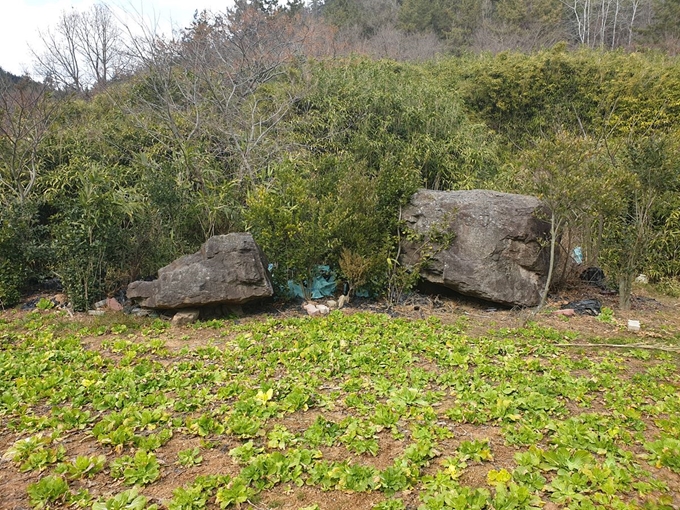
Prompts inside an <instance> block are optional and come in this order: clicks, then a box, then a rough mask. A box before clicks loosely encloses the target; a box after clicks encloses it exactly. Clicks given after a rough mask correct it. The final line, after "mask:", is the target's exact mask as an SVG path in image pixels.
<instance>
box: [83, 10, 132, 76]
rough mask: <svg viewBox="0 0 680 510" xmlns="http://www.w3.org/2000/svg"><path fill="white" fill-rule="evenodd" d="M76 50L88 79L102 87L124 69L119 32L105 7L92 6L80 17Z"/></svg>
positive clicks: (112, 17)
mask: <svg viewBox="0 0 680 510" xmlns="http://www.w3.org/2000/svg"><path fill="white" fill-rule="evenodd" d="M80 21H81V22H80V23H79V24H78V25H77V47H78V51H79V53H80V56H81V58H82V60H83V62H84V63H85V64H86V65H87V70H88V74H89V77H90V80H91V81H92V82H94V84H95V85H99V86H103V85H106V83H107V82H108V81H109V80H111V79H112V78H114V77H115V76H116V74H117V73H119V72H120V71H121V70H122V69H124V68H125V57H124V53H123V51H122V48H123V40H122V36H123V32H122V29H121V27H120V26H118V24H117V22H116V19H115V17H114V15H113V13H112V12H111V9H110V8H109V7H108V6H107V5H106V4H95V5H93V6H92V8H91V9H90V10H89V11H86V12H84V13H82V14H81V16H80Z"/></svg>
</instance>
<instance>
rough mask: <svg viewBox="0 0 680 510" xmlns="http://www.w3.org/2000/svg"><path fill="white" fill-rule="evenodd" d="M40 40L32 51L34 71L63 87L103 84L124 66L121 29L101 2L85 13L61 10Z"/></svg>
mask: <svg viewBox="0 0 680 510" xmlns="http://www.w3.org/2000/svg"><path fill="white" fill-rule="evenodd" d="M40 40H41V42H42V46H43V47H42V50H41V51H39V50H35V49H33V50H32V52H33V55H34V57H35V59H36V70H37V71H38V73H39V74H41V75H42V76H45V77H46V78H47V79H49V80H50V81H51V82H52V83H54V84H55V86H57V87H58V88H60V89H62V90H74V91H77V92H84V91H86V90H88V89H90V88H91V87H93V86H104V85H106V83H107V82H108V81H110V80H111V79H112V78H114V77H115V76H116V75H117V74H118V73H119V72H121V70H123V69H125V67H126V56H125V55H126V53H125V52H124V47H125V44H124V41H123V31H122V29H121V27H120V26H119V24H118V22H117V20H116V18H115V16H114V15H113V12H112V11H111V9H110V8H109V7H108V6H107V5H106V4H104V3H99V4H95V5H93V6H92V8H91V9H90V10H89V11H85V12H78V11H71V12H69V13H67V12H65V11H64V12H62V13H61V16H60V17H59V20H58V21H57V23H56V24H55V25H54V26H53V27H51V28H48V29H47V30H46V31H45V32H41V33H40Z"/></svg>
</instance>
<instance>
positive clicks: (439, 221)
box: [400, 190, 550, 307]
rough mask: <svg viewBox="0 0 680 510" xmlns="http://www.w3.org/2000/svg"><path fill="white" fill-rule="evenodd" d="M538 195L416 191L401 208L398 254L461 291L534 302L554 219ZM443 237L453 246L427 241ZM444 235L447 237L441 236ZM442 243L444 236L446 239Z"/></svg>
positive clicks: (503, 301) (505, 300)
mask: <svg viewBox="0 0 680 510" xmlns="http://www.w3.org/2000/svg"><path fill="white" fill-rule="evenodd" d="M545 218H549V213H548V211H547V209H546V207H545V206H544V205H543V204H542V203H541V202H540V200H538V199H537V198H536V197H532V196H526V195H515V194H510V193H499V192H495V191H488V190H467V191H432V190H419V191H418V192H416V193H415V194H414V195H413V196H412V197H411V200H410V203H409V204H408V205H407V206H406V207H405V208H404V210H403V212H402V220H404V221H405V224H406V229H407V231H409V230H410V231H411V232H412V233H413V235H407V236H404V240H403V241H402V243H401V257H400V261H401V262H402V263H404V264H406V265H407V266H415V265H416V264H418V263H419V261H421V260H423V257H427V258H428V261H427V262H426V263H425V264H422V266H423V267H422V268H421V277H422V278H423V279H424V280H426V281H427V282H430V283H433V284H438V285H442V286H444V287H447V288H449V289H452V290H454V291H455V292H458V293H460V294H463V295H467V296H471V297H475V298H480V299H484V300H487V301H492V302H494V303H499V304H503V305H507V306H522V307H527V306H536V305H538V304H539V302H540V297H541V292H542V291H543V288H544V286H545V281H546V278H547V274H548V266H549V262H550V260H549V248H548V241H549V239H550V223H549V222H548V221H546V220H545ZM433 233H437V237H439V238H442V237H446V236H447V234H449V236H448V237H449V239H448V241H450V244H448V246H442V245H441V244H440V245H437V244H436V243H432V244H433V245H434V246H427V245H428V242H427V239H435V237H434V235H433ZM442 234H444V236H442ZM444 244H445V243H444Z"/></svg>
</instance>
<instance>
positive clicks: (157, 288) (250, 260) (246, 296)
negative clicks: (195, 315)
mask: <svg viewBox="0 0 680 510" xmlns="http://www.w3.org/2000/svg"><path fill="white" fill-rule="evenodd" d="M267 267H268V263H267V259H266V258H265V256H264V254H263V253H262V250H260V248H259V246H258V245H257V244H256V243H255V240H254V239H253V236H252V235H251V234H248V233H232V234H227V235H220V236H214V237H211V238H210V239H208V240H207V241H206V242H205V243H204V244H203V246H201V249H200V250H199V251H198V252H197V253H194V254H192V255H185V256H183V257H180V258H179V259H177V260H175V261H174V262H172V263H171V264H169V265H167V266H165V267H163V268H161V269H159V270H158V278H157V279H156V280H153V281H150V282H147V281H136V282H132V283H131V284H130V285H128V288H127V297H128V298H130V299H131V300H133V301H135V302H136V303H138V304H139V305H141V306H143V307H147V308H158V309H179V308H195V307H203V306H210V305H242V304H244V303H248V302H251V301H254V300H258V299H262V298H267V297H271V296H272V295H273V294H274V287H273V285H272V281H271V277H270V275H269V271H268V270H267Z"/></svg>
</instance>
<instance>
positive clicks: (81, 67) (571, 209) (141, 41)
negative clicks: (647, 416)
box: [0, 0, 680, 309]
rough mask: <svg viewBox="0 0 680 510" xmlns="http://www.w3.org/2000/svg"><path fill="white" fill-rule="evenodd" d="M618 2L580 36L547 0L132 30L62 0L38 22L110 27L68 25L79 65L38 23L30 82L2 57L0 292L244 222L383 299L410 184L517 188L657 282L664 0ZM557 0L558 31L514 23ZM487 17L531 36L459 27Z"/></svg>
mask: <svg viewBox="0 0 680 510" xmlns="http://www.w3.org/2000/svg"><path fill="white" fill-rule="evenodd" d="M631 2H632V3H634V4H635V5H637V7H636V11H635V12H636V14H635V16H634V18H633V17H631V16H630V12H629V11H626V9H628V8H629V7H630V6H631V5H632V3H631ZM631 2H626V3H625V5H624V2H621V3H620V4H619V3H617V2H616V1H615V0H612V2H609V4H610V5H612V6H614V5H619V6H620V7H621V8H620V10H619V14H618V15H617V17H616V23H614V21H613V19H612V18H610V17H607V18H606V19H607V20H609V21H608V22H607V24H606V28H607V30H611V32H607V31H606V30H605V32H602V31H601V32H600V34H605V35H606V37H607V38H608V39H606V40H607V41H610V42H611V41H613V43H612V44H609V43H607V44H604V42H603V41H605V38H604V36H602V37H600V36H597V35H596V34H594V32H593V31H594V30H595V29H594V27H595V25H596V24H593V23H594V20H590V21H591V22H592V23H591V24H589V25H588V29H587V31H588V32H587V33H589V34H590V37H593V39H588V41H583V42H581V41H580V39H579V36H578V34H580V33H581V32H579V30H583V29H584V26H581V28H580V29H579V25H578V24H577V25H574V20H573V19H572V18H571V17H570V10H569V9H566V8H565V7H568V6H567V5H565V3H564V2H557V3H553V2H551V0H540V1H536V2H519V1H518V2H516V3H513V1H511V0H507V1H500V2H490V3H488V4H484V5H485V6H486V10H484V9H482V10H475V9H473V7H475V8H477V7H479V6H480V5H482V4H480V3H475V2H468V3H464V2H457V1H454V0H451V1H449V2H446V1H444V0H439V1H435V2H418V1H408V0H405V1H404V2H402V3H401V4H398V3H396V2H395V3H391V2H387V1H386V0H385V1H383V0H378V1H373V2H369V1H368V0H361V1H358V0H357V1H356V2H348V1H345V2H340V1H339V0H337V1H334V2H330V1H329V2H326V3H325V4H323V5H321V4H318V3H315V4H312V5H309V6H304V5H302V4H298V3H295V2H289V3H288V4H287V6H286V7H277V6H276V5H275V4H273V3H271V2H258V3H252V2H245V1H240V2H238V3H237V6H236V7H235V8H234V9H232V10H229V11H227V12H225V13H207V12H206V13H200V14H197V16H196V18H195V19H194V21H193V23H192V24H191V25H190V26H189V27H187V28H186V29H184V30H183V31H181V32H180V33H178V34H176V36H175V37H174V38H172V39H164V38H162V37H160V36H159V35H158V34H154V33H153V32H145V34H146V35H144V36H138V38H137V39H135V40H134V41H130V40H126V39H125V34H126V32H125V30H124V27H121V26H119V25H117V23H118V21H117V18H116V17H115V16H113V15H112V13H111V12H110V11H108V10H107V9H108V8H107V7H106V6H105V5H103V4H98V6H96V7H93V8H92V9H93V10H92V11H88V12H86V13H79V12H77V11H72V12H70V13H65V14H64V15H63V17H62V19H60V20H58V22H57V25H56V26H55V28H54V30H55V32H54V33H55V34H56V33H62V35H64V37H65V34H66V32H59V31H60V30H62V29H63V28H64V27H66V26H67V22H68V23H71V24H75V25H76V26H79V27H80V30H78V31H75V32H73V34H88V33H91V34H94V33H101V31H103V30H106V31H108V32H107V33H108V34H110V35H111V37H109V38H108V39H106V41H108V43H107V44H110V46H107V47H106V48H104V47H102V46H101V45H99V46H98V45H97V44H93V45H91V46H89V47H88V46H87V45H85V44H78V45H77V47H78V48H80V50H79V52H76V53H73V54H71V55H72V57H73V58H74V59H75V61H74V62H77V63H78V65H76V66H73V65H71V66H64V65H61V64H59V62H62V63H64V62H68V60H63V59H62V60H59V59H58V58H55V57H56V56H58V55H59V53H55V51H56V52H58V51H59V50H60V49H61V50H63V49H64V48H60V47H59V46H56V47H52V48H49V47H45V53H44V54H43V58H42V60H41V63H42V64H41V65H42V66H43V67H42V68H41V69H37V70H36V71H37V72H39V73H43V75H45V76H49V77H50V79H49V80H46V81H45V83H43V84H42V85H40V84H36V83H30V85H29V82H26V81H20V82H15V81H14V80H13V79H10V78H11V77H10V76H7V75H3V76H1V77H0V99H1V101H0V186H1V187H2V192H1V193H0V206H1V207H2V215H1V217H0V301H1V303H0V304H2V305H3V306H7V305H10V304H13V303H16V302H17V301H18V300H19V298H20V294H21V292H22V291H23V290H24V289H26V287H27V286H28V285H29V284H31V283H35V282H39V281H41V280H44V279H45V278H50V277H57V278H58V279H59V280H60V281H61V282H62V284H63V285H64V287H65V290H66V292H67V293H68V295H69V298H70V299H71V301H72V302H73V304H74V305H75V307H76V308H79V309H83V308H85V307H87V306H89V305H90V304H91V303H92V302H93V301H95V300H98V299H100V298H101V297H102V296H105V295H107V294H111V293H114V292H116V291H117V290H119V289H120V288H122V287H124V286H125V285H126V284H127V283H128V282H129V281H131V280H133V279H137V278H139V277H143V276H149V275H153V274H154V273H155V271H156V270H157V269H158V268H159V267H161V266H162V265H164V264H167V263H168V262H170V261H171V260H173V259H174V258H176V257H177V256H179V255H181V254H183V253H188V252H193V251H195V250H196V248H197V247H198V246H199V245H200V244H201V243H202V242H203V241H205V239H206V238H208V237H209V236H211V235H214V234H220V233H228V232H232V231H241V230H248V231H251V232H252V233H253V235H254V236H255V238H256V240H257V242H258V243H259V244H260V245H261V247H262V248H263V250H264V251H265V253H266V255H267V257H268V258H269V260H270V261H271V262H273V263H274V277H275V280H276V281H277V283H278V284H279V285H281V287H280V289H284V288H285V282H287V280H289V279H292V280H295V281H298V282H299V281H303V280H309V278H310V277H311V276H313V272H314V271H315V268H317V267H318V266H319V265H320V264H327V265H329V266H330V267H331V268H332V270H333V271H335V272H336V274H337V275H338V277H340V278H343V279H345V280H347V281H349V282H350V284H351V286H352V287H353V288H362V287H363V288H364V289H366V290H368V291H370V292H371V293H373V294H374V295H385V296H387V297H388V298H391V299H394V298H395V297H397V296H400V295H402V294H403V291H404V290H405V289H408V288H409V287H410V286H411V285H412V284H413V283H414V282H415V279H416V277H417V271H412V268H405V267H401V266H400V264H399V262H398V242H399V239H400V238H402V237H403V236H406V235H410V234H409V233H408V232H404V231H403V230H402V229H401V228H400V223H399V214H400V212H399V211H400V208H401V207H402V206H403V205H404V204H405V203H406V202H407V201H408V199H409V197H410V196H411V194H412V193H413V192H414V191H415V190H416V189H417V188H419V187H427V188H433V189H466V188H467V189H469V188H475V187H484V188H490V189H497V190H501V191H513V192H522V193H529V194H534V195H537V196H539V197H541V198H542V199H543V200H544V201H545V202H546V203H547V204H548V205H549V206H550V208H551V209H552V211H553V212H554V216H553V218H552V220H553V224H554V226H555V229H556V231H557V232H558V234H560V238H561V239H562V244H563V250H564V254H566V253H568V252H569V251H570V250H571V249H572V248H573V247H574V246H581V247H582V249H583V252H584V255H585V257H586V261H585V263H586V264H589V265H600V266H602V267H604V268H605V269H606V271H607V273H608V274H610V275H611V276H612V280H613V281H618V282H620V283H621V288H622V290H623V292H622V295H623V296H625V295H626V289H628V290H629V285H630V282H631V281H632V279H633V277H634V276H636V275H637V274H639V273H640V272H643V271H644V272H645V273H646V274H648V275H649V276H650V278H652V280H653V281H655V282H659V283H661V284H662V285H664V286H666V287H667V288H668V289H670V290H673V289H676V290H677V288H678V283H677V278H678V276H680V198H679V197H680V194H679V193H678V191H679V190H678V187H679V185H680V122H678V120H679V118H680V62H679V61H678V59H677V58H676V57H674V56H672V55H671V54H670V53H669V52H670V51H671V50H672V48H671V46H672V44H671V43H672V41H673V38H672V34H673V30H674V29H675V28H676V27H675V25H672V26H670V27H667V28H668V29H667V30H666V29H663V30H662V27H663V26H664V25H661V24H660V23H663V22H664V21H663V20H664V19H666V18H664V16H665V14H664V12H670V11H669V9H672V8H673V5H675V3H671V2H643V0H639V1H633V0H631ZM558 4H559V6H560V9H559V13H555V17H554V21H555V23H556V24H555V25H554V26H555V27H558V28H559V29H560V30H561V32H559V31H558V32H554V33H553V35H554V37H553V36H551V38H547V35H546V38H545V39H540V38H539V37H538V36H539V35H540V34H547V32H546V31H544V30H543V27H547V26H549V23H548V21H546V22H545V24H541V26H540V27H539V28H540V30H539V29H538V28H536V27H535V26H534V25H531V26H534V28H533V29H530V26H529V25H526V26H525V25H523V23H524V22H523V21H522V20H523V19H524V20H525V21H526V22H527V23H528V22H529V21H532V22H536V21H537V20H540V19H543V18H541V16H539V15H538V14H536V12H538V11H536V12H534V11H531V12H529V13H528V14H527V11H526V9H527V8H528V7H527V6H529V7H531V9H539V8H540V9H544V8H545V9H548V8H549V7H550V8H556V6H557V5H558ZM463 5H466V6H468V5H469V6H470V9H471V11H470V12H471V13H473V14H474V16H473V18H474V20H476V21H475V22H474V23H472V24H469V25H466V26H467V28H465V30H463V29H462V28H460V24H461V23H462V21H461V20H463V19H464V17H463V16H462V14H461V12H462V11H460V9H462V6H463ZM598 5H599V3H598ZM428 6H429V7H428ZM574 6H577V7H578V8H580V6H581V4H580V3H578V2H576V3H574ZM383 7H384V8H383ZM428 9H429V10H428ZM513 9H515V10H514V11H513ZM664 9H665V10H664ZM595 10H596V7H595V6H594V4H593V6H592V9H591V11H588V12H595ZM513 12H516V14H512V13H513ZM541 12H542V11H541ZM550 12H552V11H550ZM626 12H628V13H629V17H628V18H625V13H626ZM92 13H96V14H98V15H97V16H94V15H91V14H92ZM409 13H418V14H417V15H416V14H413V16H414V17H413V18H410V17H409V16H411V14H409ZM502 13H504V14H503V16H505V17H499V16H501V14H502ZM522 13H524V14H522ZM558 14H559V15H558ZM445 15H446V16H448V18H447V17H446V16H445ZM480 16H481V17H480ZM546 19H547V18H546ZM550 19H553V18H550ZM579 19H580V18H579ZM603 19H604V18H603ZM625 19H628V23H629V28H630V23H631V22H632V21H633V20H634V26H633V27H632V30H629V31H628V32H626V31H625V26H624V25H625V24H624V20H625ZM409 20H411V21H409ZM413 20H417V21H418V23H415V22H414V21H413ZM428 20H429V21H428ZM446 20H448V21H446ZM512 20H516V25H513V24H512V23H510V21H512ZM643 21H644V23H643ZM360 22H361V23H360ZM444 22H445V23H444ZM610 22H611V23H613V24H610ZM441 23H444V25H443V26H440V25H441ZM435 24H439V25H437V26H438V28H437V27H435V26H434V25H435ZM68 26H72V25H68ZM501 26H502V27H504V30H508V31H509V32H507V34H511V33H512V30H515V34H516V36H517V37H515V38H512V37H510V36H509V35H507V34H506V35H503V36H502V37H500V35H499V34H500V32H499V31H498V29H499V27H501ZM513 26H514V27H515V28H514V29H513ZM550 26H552V25H550ZM600 26H601V24H600ZM60 27H61V28H60ZM521 27H524V28H522V29H521V30H520V28H521ZM651 27H654V30H653V32H654V34H653V35H654V36H653V37H652V34H651V32H652V31H650V28H651ZM459 28H460V30H459ZM511 29H512V30H511ZM532 30H534V31H533V32H532ZM574 30H576V31H574ZM664 30H665V31H664ZM531 33H533V34H534V36H535V37H534V40H535V41H536V45H535V46H530V47H525V46H524V43H522V44H520V42H521V41H520V40H524V39H521V38H520V37H519V35H522V37H528V34H531ZM456 34H458V35H460V37H459V38H458V39H456ZM484 34H496V35H495V36H494V37H496V36H497V37H500V39H498V40H501V39H502V41H505V42H506V43H507V44H505V43H504V44H503V45H501V46H499V47H498V49H503V48H507V47H512V48H516V49H517V48H519V49H524V50H527V51H523V52H520V51H501V52H498V53H495V52H488V53H480V54H477V53H474V52H471V51H469V50H471V49H475V48H478V46H475V45H477V44H478V42H480V41H484V40H487V39H484V37H482V36H483V35H484ZM518 34H519V35H518ZM555 34H558V35H555ZM626 34H627V35H626ZM663 34H670V35H669V36H668V38H666V36H665V35H663ZM114 35H115V37H114ZM661 35H663V37H660V36H661ZM74 37H80V35H74ZM597 37H600V39H597ZM89 40H91V41H94V40H104V39H101V38H99V39H97V38H90V39H89ZM489 40H490V39H489ZM84 41H85V39H83V40H81V41H80V43H84ZM456 41H458V42H456ZM512 41H515V43H512V44H510V42H512ZM556 41H562V42H556ZM645 41H646V42H645ZM72 42H75V40H73V41H72ZM643 42H644V44H648V46H649V47H651V46H655V47H656V49H655V50H651V49H650V50H646V51H644V52H643V51H638V52H635V51H632V50H633V48H635V47H636V45H638V44H640V45H642V44H643ZM132 43H134V44H132ZM463 43H464V44H463ZM494 44H495V43H494ZM591 46H595V48H592V47H591ZM611 46H614V47H615V48H616V49H615V50H614V51H611V50H610V48H611ZM381 48H382V49H381ZM104 50H106V51H104ZM528 50H532V51H528ZM662 50H663V51H662ZM459 53H460V54H459ZM386 56H388V57H392V58H380V59H378V58H376V57H386ZM104 57H105V58H104ZM430 57H432V58H430ZM423 248H424V249H423V254H424V255H423V263H426V257H427V249H426V248H427V246H426V244H424V245H423ZM561 260H562V261H565V260H568V257H566V256H564V257H562V259H561ZM416 269H417V268H416ZM558 272H559V271H558ZM622 304H623V305H624V306H625V302H624V303H622Z"/></svg>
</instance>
